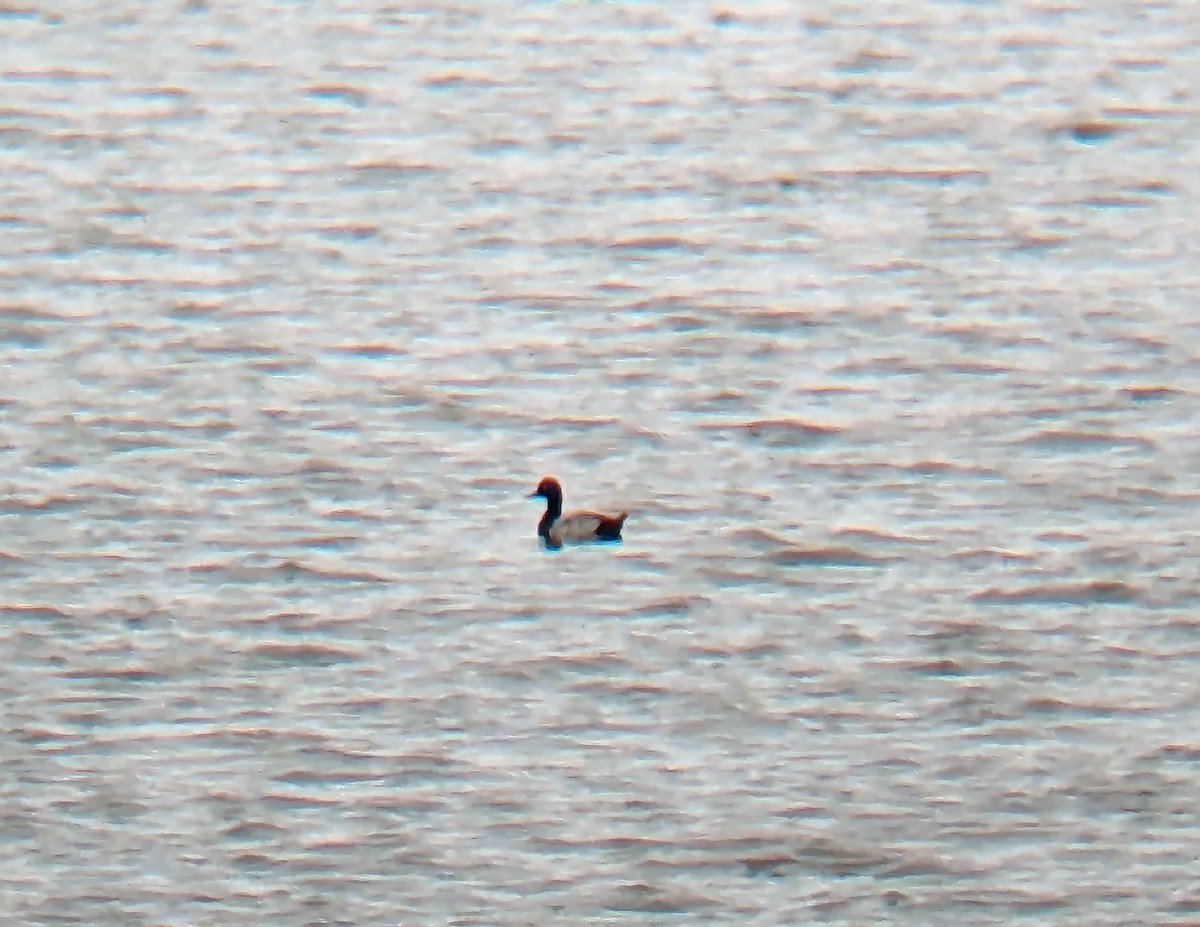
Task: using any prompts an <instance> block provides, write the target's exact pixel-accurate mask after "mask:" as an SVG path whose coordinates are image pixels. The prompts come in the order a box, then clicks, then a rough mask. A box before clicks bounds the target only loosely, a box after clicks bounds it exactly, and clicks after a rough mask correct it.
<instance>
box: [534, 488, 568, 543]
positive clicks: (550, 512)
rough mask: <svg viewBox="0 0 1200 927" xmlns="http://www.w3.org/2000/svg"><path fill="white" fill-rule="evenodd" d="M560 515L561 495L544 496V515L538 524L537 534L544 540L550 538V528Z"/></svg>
mask: <svg viewBox="0 0 1200 927" xmlns="http://www.w3.org/2000/svg"><path fill="white" fill-rule="evenodd" d="M561 514H562V494H561V493H550V494H549V495H547V496H546V514H545V515H543V516H542V520H541V522H540V523H539V524H538V534H540V535H541V536H542V537H544V538H549V537H550V526H551V525H553V524H554V522H555V521H556V520H557V519H558V516H559V515H561Z"/></svg>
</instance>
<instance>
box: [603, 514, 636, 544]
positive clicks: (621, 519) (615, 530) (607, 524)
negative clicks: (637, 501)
mask: <svg viewBox="0 0 1200 927" xmlns="http://www.w3.org/2000/svg"><path fill="white" fill-rule="evenodd" d="M628 517H629V513H628V512H620V513H618V514H616V515H605V516H603V518H602V520H601V522H600V524H598V525H597V526H596V537H598V538H605V539H607V540H616V539H618V538H619V537H620V536H621V527H622V526H623V525H624V524H625V519H626V518H628Z"/></svg>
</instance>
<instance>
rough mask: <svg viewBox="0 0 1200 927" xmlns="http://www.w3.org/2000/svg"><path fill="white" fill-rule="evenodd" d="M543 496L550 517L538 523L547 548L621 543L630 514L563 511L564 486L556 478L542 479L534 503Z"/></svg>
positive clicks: (530, 495)
mask: <svg viewBox="0 0 1200 927" xmlns="http://www.w3.org/2000/svg"><path fill="white" fill-rule="evenodd" d="M538 496H541V497H542V498H543V499H545V500H546V514H545V515H543V516H542V520H541V521H540V522H538V535H539V536H540V537H541V538H542V539H543V540H545V542H546V546H547V547H554V548H558V547H562V545H563V541H619V540H621V526H622V525H623V524H625V519H626V518H627V517H628V516H629V513H628V512H618V513H617V514H616V515H601V514H600V513H599V512H567V514H566V515H564V514H563V510H562V485H561V484H560V483H559V482H558V480H556V479H555V478H554V477H552V476H546V477H543V478H542V481H541V482H540V483H538V485H537V489H535V490H534V491H533V492H531V493H530V494H529V498H530V499H536V498H537V497H538Z"/></svg>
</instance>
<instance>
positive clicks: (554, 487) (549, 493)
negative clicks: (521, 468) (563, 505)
mask: <svg viewBox="0 0 1200 927" xmlns="http://www.w3.org/2000/svg"><path fill="white" fill-rule="evenodd" d="M538 496H541V497H542V498H543V499H545V500H547V501H549V500H551V499H558V500H559V501H560V502H561V501H562V486H561V485H560V484H559V482H558V480H556V479H555V478H554V477H552V476H543V477H542V481H541V482H540V483H538V484H537V489H535V490H534V491H533V492H531V493H530V494H529V498H530V499H534V498H536V497H538Z"/></svg>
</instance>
